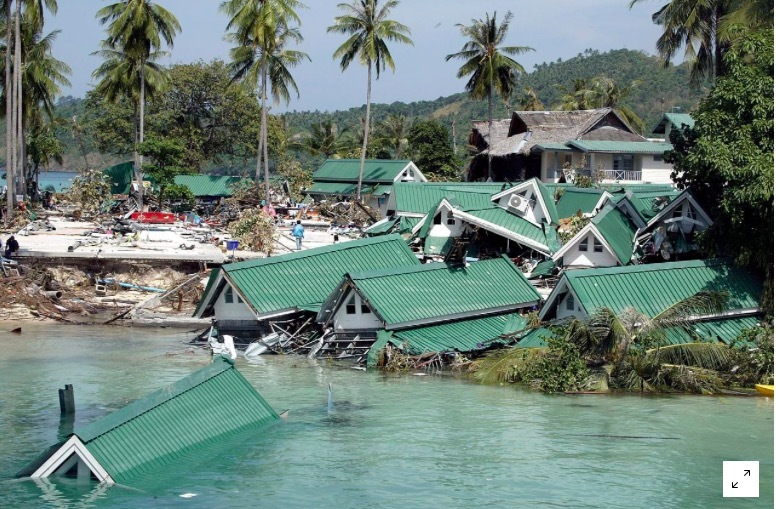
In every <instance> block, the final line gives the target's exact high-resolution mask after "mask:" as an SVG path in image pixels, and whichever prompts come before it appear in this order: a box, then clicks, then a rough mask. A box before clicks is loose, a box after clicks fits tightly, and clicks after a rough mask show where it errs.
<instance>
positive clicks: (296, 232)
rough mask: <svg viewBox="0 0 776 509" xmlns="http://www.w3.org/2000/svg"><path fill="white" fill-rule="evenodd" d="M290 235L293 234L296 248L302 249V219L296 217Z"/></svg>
mask: <svg viewBox="0 0 776 509" xmlns="http://www.w3.org/2000/svg"><path fill="white" fill-rule="evenodd" d="M291 235H293V236H294V238H295V239H296V250H297V251H299V250H301V249H302V239H303V238H304V226H302V221H301V220H299V219H297V220H296V224H295V225H294V229H293V230H291Z"/></svg>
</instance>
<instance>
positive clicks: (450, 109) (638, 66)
mask: <svg viewBox="0 0 776 509" xmlns="http://www.w3.org/2000/svg"><path fill="white" fill-rule="evenodd" d="M600 75H606V76H608V77H610V78H612V79H614V80H615V82H616V83H617V84H619V85H621V86H624V85H627V84H629V83H631V82H632V81H638V82H639V84H638V86H637V87H636V89H635V91H634V93H633V94H632V96H631V97H630V98H629V100H628V101H627V105H628V106H630V107H631V109H633V110H634V111H635V112H636V113H637V114H638V115H639V116H641V118H642V119H643V120H644V123H645V125H646V126H647V128H648V129H650V128H652V127H653V126H654V125H655V123H657V121H658V120H659V118H660V116H661V115H662V114H663V113H664V112H666V111H671V109H672V108H673V107H679V108H681V111H685V112H686V111H690V110H691V109H692V108H694V107H695V106H696V105H697V104H698V102H699V101H700V99H701V98H702V97H704V96H705V95H706V94H707V93H708V89H706V88H702V89H701V90H692V89H690V87H689V82H690V78H689V71H688V69H687V66H685V65H679V66H673V65H672V66H669V67H667V68H665V67H663V66H662V64H661V61H660V59H659V58H658V57H655V56H650V55H647V54H646V53H644V52H641V51H634V50H627V49H620V50H612V51H607V52H605V53H601V52H599V51H596V50H591V49H588V50H585V51H584V52H583V53H580V54H578V55H577V56H576V57H573V58H570V59H568V60H560V59H558V60H557V61H555V62H549V63H542V64H538V65H535V66H534V69H533V70H532V71H531V72H530V73H529V74H527V75H526V76H524V77H523V78H521V80H520V84H519V86H518V89H517V90H518V94H516V95H517V96H516V97H515V98H513V101H512V104H504V103H502V102H501V101H500V100H496V102H494V118H508V117H509V116H510V114H511V111H512V110H513V109H517V108H516V106H514V105H516V104H517V103H518V100H519V96H520V94H521V93H522V90H523V88H524V87H531V88H533V89H534V90H535V91H536V93H537V96H538V97H539V99H540V100H541V101H542V102H543V103H544V105H545V108H546V109H552V107H553V106H554V104H555V103H556V102H557V101H558V100H559V98H560V96H561V92H560V90H559V89H558V86H561V87H564V88H565V87H569V86H570V85H571V83H572V82H573V80H575V79H585V80H590V79H591V78H594V77H596V76H600ZM451 79H452V77H451ZM56 110H57V114H58V115H59V116H61V117H63V118H65V119H67V120H68V121H70V120H71V119H72V118H73V116H74V115H75V116H77V118H79V119H81V118H84V117H83V111H84V101H83V99H79V98H74V97H69V96H67V97H63V98H61V99H60V100H59V101H58V103H57V108H56ZM365 110H366V107H365V106H364V105H362V106H360V107H356V108H350V109H348V110H338V111H333V112H321V111H303V112H290V113H285V114H283V118H284V122H285V125H286V126H287V129H288V132H289V135H293V134H295V133H299V132H303V131H306V130H308V129H309V127H310V126H311V125H313V124H314V123H317V122H321V121H324V120H329V119H330V120H333V121H334V122H335V123H336V124H337V125H338V126H339V128H340V129H344V128H350V129H354V128H355V127H356V126H358V125H359V123H360V119H361V118H362V117H363V116H364V114H365ZM487 111H488V107H487V101H473V100H471V99H469V98H468V97H467V95H466V94H465V93H460V94H454V95H451V96H448V97H439V98H438V99H435V100H431V101H416V102H411V103H403V102H394V103H391V104H374V105H373V112H374V119H375V122H377V121H379V120H381V119H383V118H385V117H386V116H387V115H389V114H396V115H405V116H407V117H409V118H411V119H419V120H426V119H430V118H433V119H436V120H439V121H440V122H442V123H444V124H446V125H447V126H448V127H452V125H453V124H455V137H456V142H457V145H458V149H459V150H458V152H459V154H461V155H462V154H464V152H465V146H466V141H467V138H468V135H469V132H470V130H471V122H472V120H483V119H487ZM4 133H5V124H4V123H0V164H2V159H3V158H4V154H5V147H4V141H5V135H4ZM644 134H645V135H649V134H650V133H644ZM59 138H60V140H61V141H62V142H63V143H64V144H65V147H66V151H65V164H64V165H63V166H64V168H76V167H81V166H83V156H82V155H81V151H80V148H79V146H78V143H77V140H76V139H75V137H74V136H73V133H72V129H71V127H70V125H68V124H67V123H66V124H65V125H63V126H62V127H61V128H60V130H59ZM84 145H85V146H86V150H87V152H88V156H87V157H88V160H89V163H90V165H91V166H93V167H103V166H109V165H111V164H114V163H115V162H117V161H121V160H125V159H126V158H125V157H124V158H122V157H117V156H113V155H106V154H99V153H97V152H96V151H95V149H94V148H93V144H92V140H91V139H90V138H89V136H88V132H87V133H86V134H85V136H84ZM297 157H298V158H299V159H300V161H301V162H302V163H303V164H304V165H305V166H307V167H311V168H314V167H316V166H317V165H318V164H319V163H320V161H319V160H317V159H314V158H312V157H310V156H309V155H307V154H302V153H299V154H297ZM52 169H57V168H52Z"/></svg>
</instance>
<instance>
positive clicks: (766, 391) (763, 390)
mask: <svg viewBox="0 0 776 509" xmlns="http://www.w3.org/2000/svg"><path fill="white" fill-rule="evenodd" d="M754 388H755V389H756V390H757V392H759V393H760V394H762V395H763V396H770V397H773V386H772V385H763V384H756V385H755V386H754Z"/></svg>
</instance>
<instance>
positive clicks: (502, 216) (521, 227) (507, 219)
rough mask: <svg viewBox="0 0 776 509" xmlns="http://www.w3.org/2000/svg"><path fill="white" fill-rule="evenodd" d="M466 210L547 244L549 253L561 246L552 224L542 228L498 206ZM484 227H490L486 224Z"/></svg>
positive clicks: (496, 224)
mask: <svg viewBox="0 0 776 509" xmlns="http://www.w3.org/2000/svg"><path fill="white" fill-rule="evenodd" d="M464 212H465V213H466V214H470V215H472V216H474V217H477V218H479V219H481V220H482V221H486V222H488V223H490V224H492V225H494V226H497V227H500V228H504V229H506V230H509V231H511V232H513V233H515V234H517V235H520V236H522V237H525V238H527V239H530V240H532V241H534V242H537V243H538V244H541V245H542V246H546V248H547V251H548V252H549V253H554V252H556V251H557V250H558V249H560V247H561V243H560V238H559V237H558V232H556V231H555V228H553V227H552V226H551V225H546V226H545V227H544V229H542V228H541V227H539V226H536V225H535V224H533V223H532V222H530V221H528V220H526V219H523V218H522V217H519V216H516V215H515V214H512V213H511V212H508V211H506V210H504V209H502V208H501V207H498V206H493V207H491V208H488V209H483V210H465V211H464ZM483 227H484V228H485V229H488V228H487V227H486V226H483Z"/></svg>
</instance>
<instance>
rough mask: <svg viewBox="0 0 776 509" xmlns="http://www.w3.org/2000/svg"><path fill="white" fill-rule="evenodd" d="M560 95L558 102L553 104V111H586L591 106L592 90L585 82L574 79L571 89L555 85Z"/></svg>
mask: <svg viewBox="0 0 776 509" xmlns="http://www.w3.org/2000/svg"><path fill="white" fill-rule="evenodd" d="M555 88H557V89H558V90H559V91H560V93H561V96H560V100H559V101H558V102H557V103H556V104H555V106H554V107H555V109H558V110H563V111H575V110H588V109H591V108H592V107H593V106H592V100H591V99H592V90H591V87H590V86H589V85H588V83H587V80H585V79H581V78H576V79H574V81H573V82H572V84H571V87H568V88H566V87H564V86H563V85H555Z"/></svg>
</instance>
